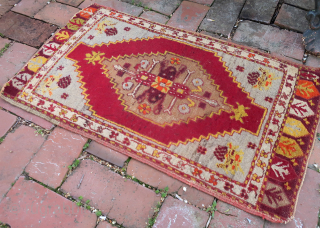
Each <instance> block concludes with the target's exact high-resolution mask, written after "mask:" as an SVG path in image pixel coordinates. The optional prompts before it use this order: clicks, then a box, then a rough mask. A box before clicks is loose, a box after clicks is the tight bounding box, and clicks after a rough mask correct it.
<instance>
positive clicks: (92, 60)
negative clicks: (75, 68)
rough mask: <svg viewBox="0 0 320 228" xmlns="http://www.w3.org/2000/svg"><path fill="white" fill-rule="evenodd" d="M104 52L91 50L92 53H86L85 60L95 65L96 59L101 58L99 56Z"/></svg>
mask: <svg viewBox="0 0 320 228" xmlns="http://www.w3.org/2000/svg"><path fill="white" fill-rule="evenodd" d="M104 54H105V53H100V51H98V52H95V51H93V52H92V54H90V53H87V54H86V57H87V58H85V60H88V64H89V63H92V64H93V65H96V61H99V60H101V56H102V55H104Z"/></svg>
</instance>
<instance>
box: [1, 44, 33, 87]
mask: <svg viewBox="0 0 320 228" xmlns="http://www.w3.org/2000/svg"><path fill="white" fill-rule="evenodd" d="M35 52H36V49H35V48H33V47H30V46H27V45H24V44H20V43H14V44H13V45H12V46H10V47H9V48H8V50H7V51H6V52H4V54H3V55H2V56H1V57H0V87H2V86H3V85H4V84H5V83H7V81H9V79H11V78H12V77H13V76H14V75H15V74H16V73H17V72H18V71H19V70H20V69H21V68H22V67H23V66H24V65H25V64H26V63H27V61H28V60H29V59H30V58H31V57H32V55H33V54H34V53H35Z"/></svg>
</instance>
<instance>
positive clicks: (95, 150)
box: [86, 141, 129, 167]
mask: <svg viewBox="0 0 320 228" xmlns="http://www.w3.org/2000/svg"><path fill="white" fill-rule="evenodd" d="M86 151H87V152H89V153H90V154H93V155H95V156H97V157H99V158H101V159H103V160H105V161H108V162H110V163H112V164H115V165H117V166H120V167H122V166H123V165H124V162H125V161H126V160H127V159H128V158H129V157H128V156H126V155H124V154H121V153H119V152H117V151H114V150H112V149H110V148H108V147H106V146H103V145H101V144H99V143H97V142H95V141H93V142H92V143H90V146H89V147H88V148H87V149H86Z"/></svg>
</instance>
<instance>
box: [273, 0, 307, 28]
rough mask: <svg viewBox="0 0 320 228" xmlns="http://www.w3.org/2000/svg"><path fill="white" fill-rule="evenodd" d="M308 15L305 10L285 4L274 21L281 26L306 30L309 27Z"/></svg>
mask: <svg viewBox="0 0 320 228" xmlns="http://www.w3.org/2000/svg"><path fill="white" fill-rule="evenodd" d="M306 15H307V11H305V10H302V9H299V8H296V7H294V6H290V5H287V4H283V5H282V7H281V9H280V12H279V14H278V16H277V18H276V20H275V22H274V23H275V24H276V25H278V26H280V27H281V28H286V29H291V30H296V31H298V32H304V31H306V30H307V29H309V23H308V21H307V19H306Z"/></svg>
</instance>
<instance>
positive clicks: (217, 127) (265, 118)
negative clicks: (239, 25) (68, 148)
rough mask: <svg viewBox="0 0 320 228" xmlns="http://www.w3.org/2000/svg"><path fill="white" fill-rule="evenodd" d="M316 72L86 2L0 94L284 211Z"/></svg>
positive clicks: (262, 211)
mask: <svg viewBox="0 0 320 228" xmlns="http://www.w3.org/2000/svg"><path fill="white" fill-rule="evenodd" d="M319 75H320V72H319V71H317V70H316V69H313V68H307V67H304V66H298V65H295V64H293V63H290V62H285V61H282V60H279V59H277V58H274V57H272V56H271V55H267V54H264V53H261V52H258V51H255V50H253V49H249V48H245V47H242V46H238V45H235V44H232V43H228V42H225V41H221V40H217V39H214V38H212V37H209V36H205V35H202V34H199V33H193V32H187V31H185V30H181V29H177V28H172V27H169V26H165V25H162V24H159V23H155V22H151V21H149V20H146V19H142V18H137V17H134V16H131V15H128V14H125V13H122V12H118V11H116V10H113V9H110V8H106V7H102V6H99V5H91V6H90V7H88V8H86V9H84V10H82V11H80V12H79V13H78V14H76V15H75V16H74V17H73V18H72V19H71V20H70V21H69V23H68V24H67V25H66V26H65V27H64V28H62V29H61V30H60V31H58V32H57V33H55V34H54V35H53V36H52V38H50V40H49V41H48V42H47V43H46V44H44V45H43V46H42V48H41V49H40V50H39V51H38V52H37V53H36V54H35V55H34V56H33V57H32V59H31V60H30V61H29V62H28V63H27V64H26V66H25V67H24V68H23V69H22V70H21V71H20V72H19V73H18V74H16V75H15V77H13V78H12V79H11V80H10V81H9V82H8V83H7V84H6V85H5V87H4V88H3V89H2V94H1V97H2V98H3V99H5V100H6V101H8V102H10V103H12V104H14V105H16V106H18V107H20V108H22V109H25V110H27V111H29V112H31V113H34V114H36V115H39V116H41V117H43V118H45V119H47V120H49V121H51V122H52V123H54V124H57V125H59V126H61V127H63V128H66V129H69V130H70V131H74V132H77V133H79V134H82V135H84V136H86V137H89V138H91V139H93V140H96V141H97V142H99V143H101V144H103V145H106V146H108V147H110V148H112V149H114V150H116V151H119V152H122V153H124V154H126V155H128V156H130V157H133V158H135V159H137V160H139V161H142V162H144V163H147V164H149V165H150V166H152V167H154V168H156V169H158V170H161V171H163V172H165V173H166V174H168V175H170V176H172V177H174V178H176V179H178V180H181V181H183V182H185V183H186V184H189V185H191V186H192V187H195V188H197V189H200V190H202V191H204V192H206V193H208V194H210V195H213V196H215V197H217V198H218V199H220V200H223V201H225V202H228V203H229V204H232V205H234V206H237V207H239V208H241V209H243V210H245V211H247V212H250V213H252V214H255V215H259V216H261V217H263V218H265V219H268V220H270V221H273V222H288V221H290V220H291V219H292V218H293V216H294V212H295V207H296V203H297V198H298V195H299V190H300V188H301V185H302V182H303V179H304V176H305V172H306V167H307V164H308V158H309V154H310V151H311V149H312V146H313V139H314V134H315V130H316V127H317V123H318V119H319V98H320V93H319V90H320V79H319Z"/></svg>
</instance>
